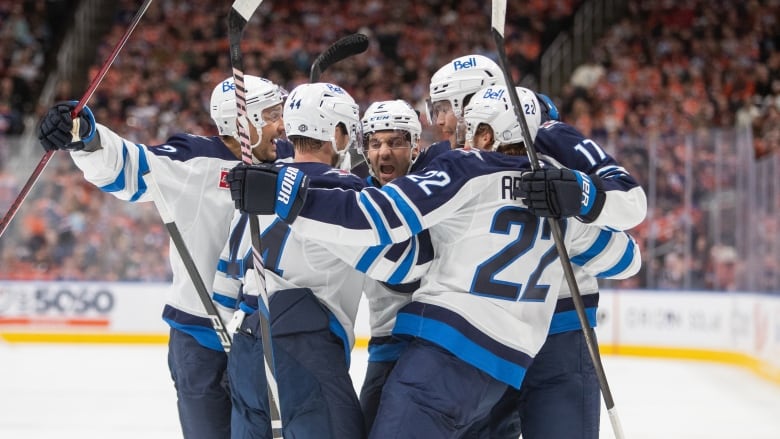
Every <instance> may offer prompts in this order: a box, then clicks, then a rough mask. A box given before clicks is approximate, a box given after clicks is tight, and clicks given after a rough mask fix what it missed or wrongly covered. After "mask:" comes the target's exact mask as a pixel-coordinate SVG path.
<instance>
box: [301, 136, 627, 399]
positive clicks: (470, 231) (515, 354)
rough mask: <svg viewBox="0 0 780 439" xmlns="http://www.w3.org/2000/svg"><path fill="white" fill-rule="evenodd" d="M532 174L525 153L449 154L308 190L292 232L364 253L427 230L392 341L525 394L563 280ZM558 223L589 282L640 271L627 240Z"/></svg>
mask: <svg viewBox="0 0 780 439" xmlns="http://www.w3.org/2000/svg"><path fill="white" fill-rule="evenodd" d="M529 168H530V167H529V165H528V160H527V159H526V158H524V157H509V156H504V155H502V154H498V153H480V152H476V151H462V150H453V151H449V152H447V153H444V154H442V155H441V156H439V157H438V158H436V159H435V160H434V161H433V162H432V163H431V164H430V165H429V166H427V167H426V168H425V169H424V170H423V171H421V172H420V173H415V174H409V175H407V176H405V177H401V178H399V179H396V180H394V181H393V182H392V183H390V184H388V185H386V186H384V187H382V188H381V189H377V188H365V189H363V190H362V191H360V192H356V191H344V190H332V189H319V188H310V189H309V191H308V196H307V199H306V203H305V205H304V208H303V210H302V211H301V213H300V215H299V217H298V219H297V220H296V221H295V223H293V225H292V226H291V228H292V230H293V232H294V233H296V234H300V235H301V236H304V237H307V238H312V239H318V240H324V241H327V242H331V243H337V244H351V245H356V246H376V245H385V244H390V243H393V242H402V241H404V240H406V239H408V238H409V237H411V236H413V235H415V234H417V233H420V232H421V231H422V230H424V229H428V231H429V233H430V235H431V242H432V245H433V249H434V255H435V256H434V258H433V261H432V262H431V264H430V269H429V271H428V273H427V274H426V275H425V276H423V277H422V282H421V285H420V288H419V289H417V291H416V292H415V293H414V295H413V300H412V302H411V303H409V304H408V305H406V306H404V307H403V308H402V309H401V310H400V312H399V313H398V315H397V318H396V324H395V328H394V334H396V335H399V336H413V337H420V338H423V339H426V340H428V341H430V342H432V343H435V344H437V345H439V346H441V347H442V348H444V349H446V350H448V351H450V352H451V353H452V354H453V355H456V356H457V357H459V358H460V359H462V360H463V361H466V362H468V363H470V364H472V365H473V366H475V367H477V368H479V369H481V370H483V371H484V372H486V373H488V374H490V375H491V376H493V377H494V378H496V379H498V380H500V381H503V382H505V383H507V384H509V385H512V386H514V387H518V388H519V386H520V384H521V382H522V379H523V377H524V375H525V370H526V368H527V367H528V366H529V365H530V363H531V361H532V359H533V357H534V356H535V355H536V353H537V352H538V351H539V349H540V348H541V346H542V344H543V343H544V341H545V339H546V337H547V333H548V329H549V326H550V320H551V317H552V313H553V311H554V309H555V305H556V301H557V299H558V294H557V293H558V290H559V288H560V286H561V282H562V281H563V273H562V268H561V265H560V263H559V262H558V261H557V259H558V255H557V251H556V250H555V245H554V240H553V239H552V236H551V233H550V230H549V228H548V227H547V226H546V224H547V222H546V221H543V220H542V219H540V218H538V217H536V216H534V215H532V214H531V213H530V212H529V211H528V210H527V209H525V208H524V206H523V205H522V204H521V203H520V202H519V201H518V200H516V199H515V194H514V188H515V187H516V185H517V183H518V181H519V177H520V174H521V171H523V170H528V169H529ZM561 224H562V226H563V229H564V230H565V233H564V235H565V245H566V247H567V249H568V250H569V252H570V254H571V255H572V256H580V255H583V254H585V255H586V256H587V257H585V256H583V258H584V259H587V260H586V261H584V263H583V265H582V267H583V269H584V270H586V271H587V272H588V273H590V274H591V275H594V276H598V275H603V274H604V273H610V276H611V277H613V278H624V277H628V276H630V275H633V274H634V273H636V272H637V271H638V269H639V266H640V264H641V262H640V258H639V250H638V248H637V246H636V245H635V243H634V241H633V239H632V238H631V237H630V236H629V235H627V234H626V233H624V232H617V231H613V230H608V229H603V228H600V227H597V226H592V225H585V224H582V223H581V222H579V221H576V220H569V221H562V222H561ZM605 234H606V235H605ZM603 236H607V237H608V243H607V244H606V245H603V246H602V245H600V244H597V243H598V242H599V240H600V239H602V237H603ZM588 252H592V254H590V253H588ZM372 276H374V274H372ZM378 278H379V277H378ZM379 279H380V280H386V279H382V278H379Z"/></svg>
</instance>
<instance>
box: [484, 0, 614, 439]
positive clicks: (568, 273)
mask: <svg viewBox="0 0 780 439" xmlns="http://www.w3.org/2000/svg"><path fill="white" fill-rule="evenodd" d="M492 8H493V11H492V19H491V25H492V27H493V40H494V41H495V43H496V49H497V50H498V62H499V64H500V65H501V70H502V71H503V73H504V80H505V82H506V86H507V91H508V92H509V98H510V100H511V101H512V107H514V112H515V117H517V120H518V121H519V122H520V128H521V129H522V131H523V141H524V142H525V145H526V151H527V152H528V158H529V159H530V161H531V168H532V169H534V170H537V169H539V161H538V159H537V156H536V149H535V148H534V144H533V142H532V141H531V132H530V130H529V129H528V122H526V120H525V115H524V114H523V112H522V106H521V105H520V98H519V97H518V96H517V90H515V86H514V81H512V75H511V73H510V70H509V62H508V61H507V58H506V49H505V47H504V24H505V22H506V0H493V1H492ZM548 220H549V224H550V229H551V230H552V235H553V239H554V241H555V248H556V249H557V250H558V256H559V259H560V260H561V265H562V266H563V273H564V275H565V277H566V282H567V283H568V285H569V289H570V290H571V298H572V300H573V301H574V308H575V310H576V312H577V318H578V319H579V321H580V326H582V332H583V334H584V335H585V344H586V345H587V346H588V352H589V353H590V358H591V360H592V361H593V367H594V369H595V371H596V376H597V377H598V380H599V387H600V388H601V393H602V395H603V396H604V403H605V405H606V407H607V412H608V413H609V420H610V422H611V423H612V430H613V431H614V433H615V438H616V439H623V438H624V437H625V436H624V435H623V428H622V427H621V425H620V419H619V418H618V415H617V409H615V401H614V400H613V399H612V392H611V391H610V390H609V383H607V376H606V374H605V373H604V366H603V364H602V362H601V356H600V354H599V350H598V345H597V343H596V341H595V336H594V332H593V328H591V327H590V323H589V322H588V317H587V316H586V314H585V305H584V303H583V302H582V295H581V294H580V289H579V287H578V286H577V281H576V279H575V277H574V270H572V267H571V261H570V260H569V254H568V252H567V251H566V247H565V246H564V244H563V233H562V232H561V225H560V224H559V223H558V221H556V220H555V219H553V218H548Z"/></svg>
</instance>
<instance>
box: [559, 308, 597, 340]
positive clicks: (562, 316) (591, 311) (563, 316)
mask: <svg viewBox="0 0 780 439" xmlns="http://www.w3.org/2000/svg"><path fill="white" fill-rule="evenodd" d="M585 316H586V317H587V318H588V323H589V324H590V327H591V328H595V327H596V307H595V306H594V307H592V308H585ZM579 329H582V325H580V319H579V317H577V311H574V310H572V311H563V312H557V313H555V314H553V318H552V321H551V322H550V330H549V331H548V334H560V333H562V332H569V331H577V330H579Z"/></svg>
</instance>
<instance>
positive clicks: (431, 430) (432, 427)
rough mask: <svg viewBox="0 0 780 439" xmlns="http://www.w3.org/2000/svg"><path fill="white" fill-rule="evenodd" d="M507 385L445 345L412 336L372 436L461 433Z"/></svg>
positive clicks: (432, 437) (424, 438) (425, 438)
mask: <svg viewBox="0 0 780 439" xmlns="http://www.w3.org/2000/svg"><path fill="white" fill-rule="evenodd" d="M507 387H508V386H507V385H506V384H504V383H502V382H500V381H498V380H496V379H494V378H492V377H491V376H489V375H487V374H486V373H484V372H482V371H480V370H479V369H477V368H475V367H474V366H471V365H470V364H468V363H466V362H464V361H462V360H460V359H458V358H456V357H455V356H454V355H452V354H450V353H449V352H447V351H445V350H444V349H441V348H440V347H438V346H436V345H434V344H431V343H429V342H427V341H424V340H421V339H413V340H412V341H411V343H410V344H409V346H408V347H407V348H406V350H405V351H404V352H403V353H402V354H401V357H400V358H399V359H398V362H397V363H396V365H395V367H394V368H393V371H392V372H391V373H390V376H389V377H388V379H387V382H386V383H385V387H384V389H383V390H382V399H381V402H380V403H379V411H378V413H377V416H376V420H375V421H374V426H373V428H372V429H371V433H370V434H369V438H373V439H393V438H398V439H415V438H420V439H452V438H459V437H462V435H463V434H464V433H465V432H466V431H467V430H468V429H469V428H470V427H471V426H472V424H473V423H474V422H476V421H479V420H480V419H483V418H485V417H486V416H487V415H488V413H489V411H490V409H491V408H492V407H493V406H494V405H495V404H496V403H497V402H498V400H499V398H501V396H502V395H503V394H504V392H505V391H506V389H507Z"/></svg>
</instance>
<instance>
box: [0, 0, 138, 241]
mask: <svg viewBox="0 0 780 439" xmlns="http://www.w3.org/2000/svg"><path fill="white" fill-rule="evenodd" d="M151 4H152V0H146V1H145V2H144V3H143V4H142V5H141V7H140V8H139V9H138V12H136V13H135V16H134V17H133V20H132V21H131V22H130V25H129V26H128V27H127V30H125V34H124V35H122V38H121V39H120V40H119V41H118V42H117V43H116V45H114V49H113V50H112V51H111V54H110V55H109V56H108V59H106V60H105V61H104V62H103V65H102V66H101V67H100V71H99V72H98V74H97V75H95V77H94V78H92V82H91V83H90V84H89V87H87V91H86V92H84V95H83V96H82V97H81V99H79V101H78V103H77V104H76V106H75V107H74V108H73V110H72V111H71V113H70V115H71V117H72V118H73V120H74V124H75V123H76V122H75V121H76V120H78V119H76V116H77V115H78V114H79V112H80V111H81V109H82V108H84V105H86V104H87V102H88V101H89V99H90V98H91V97H92V94H93V93H94V92H95V89H97V87H98V85H100V83H101V82H102V81H103V78H104V77H105V76H106V73H107V72H108V69H109V68H110V67H111V64H113V63H114V60H116V57H117V56H118V55H119V52H120V51H121V50H122V48H123V47H124V46H125V43H126V42H127V40H128V38H130V34H132V33H133V30H135V28H136V26H138V22H140V21H141V17H143V16H144V13H145V12H146V10H147V9H149V5H151ZM53 156H54V150H51V151H46V153H45V154H43V157H41V160H40V161H39V162H38V165H37V166H36V167H35V169H34V170H33V172H32V174H31V175H30V177H29V178H28V179H27V183H25V184H24V186H23V187H22V190H21V192H19V195H18V196H17V197H16V199H15V200H14V202H13V203H11V207H10V208H9V209H8V212H6V213H5V216H3V220H2V222H0V237H2V236H3V233H5V229H7V228H8V224H10V223H11V220H12V219H13V218H14V216H16V212H18V211H19V208H20V207H21V206H22V203H23V202H24V200H25V199H26V198H27V195H28V194H29V193H30V190H31V189H32V187H33V186H35V183H36V182H37V181H38V178H39V177H40V176H41V174H42V173H43V170H44V169H46V165H48V164H49V161H50V160H51V158H52V157H53Z"/></svg>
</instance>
